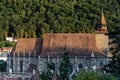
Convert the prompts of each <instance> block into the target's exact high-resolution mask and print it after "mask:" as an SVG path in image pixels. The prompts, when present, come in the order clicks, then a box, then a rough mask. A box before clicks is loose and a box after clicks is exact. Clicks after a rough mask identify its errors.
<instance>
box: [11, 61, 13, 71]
mask: <svg viewBox="0 0 120 80" xmlns="http://www.w3.org/2000/svg"><path fill="white" fill-rule="evenodd" d="M11 69H12V71H13V60H12V61H11Z"/></svg>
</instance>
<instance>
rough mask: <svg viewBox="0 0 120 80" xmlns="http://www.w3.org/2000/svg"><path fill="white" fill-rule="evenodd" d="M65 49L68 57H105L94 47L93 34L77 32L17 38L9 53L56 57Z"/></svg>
mask: <svg viewBox="0 0 120 80" xmlns="http://www.w3.org/2000/svg"><path fill="white" fill-rule="evenodd" d="M65 49H66V50H67V51H68V52H69V56H70V57H74V56H78V57H85V56H86V57H91V54H92V53H94V56H95V57H106V56H105V54H104V53H103V52H102V51H101V50H100V49H98V48H97V47H96V40H95V34H79V33H66V34H64V33H53V34H52V33H48V34H44V37H43V39H39V38H37V39H35V38H20V39H18V41H17V43H16V45H15V47H14V48H13V50H12V52H11V54H12V55H14V53H15V56H18V54H19V56H24V54H25V56H26V57H27V56H29V55H30V56H34V55H35V56H38V55H40V56H41V57H47V56H48V55H49V56H50V57H56V56H58V55H62V54H63V53H64V52H65Z"/></svg>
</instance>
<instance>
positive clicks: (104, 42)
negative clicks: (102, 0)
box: [95, 10, 108, 54]
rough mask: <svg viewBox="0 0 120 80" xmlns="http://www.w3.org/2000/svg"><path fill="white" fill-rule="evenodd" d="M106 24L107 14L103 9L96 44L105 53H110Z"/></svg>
mask: <svg viewBox="0 0 120 80" xmlns="http://www.w3.org/2000/svg"><path fill="white" fill-rule="evenodd" d="M106 24H107V23H106V20H105V16H104V13H103V10H102V12H101V15H100V19H99V22H98V25H97V30H96V33H95V35H96V46H97V47H98V48H99V49H101V50H102V51H103V52H104V53H105V54H107V53H108V35H107V33H108V30H107V26H106Z"/></svg>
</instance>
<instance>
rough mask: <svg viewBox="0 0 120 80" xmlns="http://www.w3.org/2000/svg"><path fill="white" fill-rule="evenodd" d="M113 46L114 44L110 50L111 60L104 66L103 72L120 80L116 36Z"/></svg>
mask: <svg viewBox="0 0 120 80" xmlns="http://www.w3.org/2000/svg"><path fill="white" fill-rule="evenodd" d="M113 44H116V45H115V46H114V47H113V48H111V50H112V54H113V56H112V59H111V61H110V62H109V63H108V64H107V65H105V66H104V68H103V70H105V71H106V72H107V73H112V74H113V75H115V76H118V77H119V78H120V76H119V75H120V37H119V36H116V37H115V40H113Z"/></svg>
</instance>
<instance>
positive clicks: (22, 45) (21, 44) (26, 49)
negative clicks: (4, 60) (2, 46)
mask: <svg viewBox="0 0 120 80" xmlns="http://www.w3.org/2000/svg"><path fill="white" fill-rule="evenodd" d="M41 47H42V39H40V38H20V39H18V41H17V43H16V45H15V46H14V48H13V50H12V52H11V55H14V53H15V56H18V55H19V56H24V55H25V56H28V55H30V56H34V55H35V56H37V55H39V54H40V52H41Z"/></svg>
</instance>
